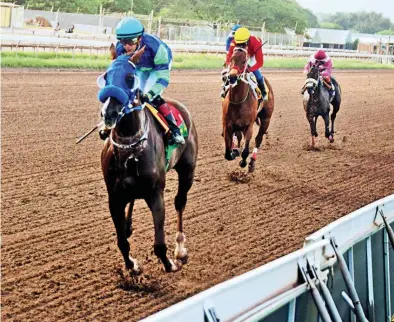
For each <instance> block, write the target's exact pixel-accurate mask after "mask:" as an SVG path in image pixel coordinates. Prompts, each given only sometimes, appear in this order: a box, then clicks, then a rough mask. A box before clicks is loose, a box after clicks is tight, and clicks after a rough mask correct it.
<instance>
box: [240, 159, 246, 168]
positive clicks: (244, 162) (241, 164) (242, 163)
mask: <svg viewBox="0 0 394 322" xmlns="http://www.w3.org/2000/svg"><path fill="white" fill-rule="evenodd" d="M246 164H247V163H246V160H244V159H242V160H241V161H239V166H240V167H241V168H245V167H246Z"/></svg>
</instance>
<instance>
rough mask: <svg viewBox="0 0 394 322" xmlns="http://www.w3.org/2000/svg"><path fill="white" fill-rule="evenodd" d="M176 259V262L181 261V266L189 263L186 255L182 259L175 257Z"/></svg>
mask: <svg viewBox="0 0 394 322" xmlns="http://www.w3.org/2000/svg"><path fill="white" fill-rule="evenodd" d="M176 259H177V260H178V261H181V263H182V265H186V264H187V262H188V261H189V255H187V254H186V255H185V256H183V257H176Z"/></svg>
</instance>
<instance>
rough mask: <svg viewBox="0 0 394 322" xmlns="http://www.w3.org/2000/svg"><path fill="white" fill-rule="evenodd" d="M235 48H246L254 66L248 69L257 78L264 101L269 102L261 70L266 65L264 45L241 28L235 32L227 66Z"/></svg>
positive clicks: (245, 29) (250, 61) (227, 58)
mask: <svg viewBox="0 0 394 322" xmlns="http://www.w3.org/2000/svg"><path fill="white" fill-rule="evenodd" d="M235 47H241V48H245V49H246V50H247V52H248V57H249V59H250V60H249V62H248V64H249V66H250V64H251V63H254V65H252V66H250V67H249V68H248V71H249V72H251V73H253V74H254V75H255V76H256V80H257V84H258V86H259V89H260V91H261V95H262V97H263V100H264V101H266V100H267V92H266V91H265V86H264V78H263V75H262V74H261V71H260V68H261V67H263V64H264V55H263V49H262V47H263V43H262V41H261V39H260V38H258V37H255V36H252V35H251V34H250V32H249V30H248V29H247V28H239V29H237V30H236V31H235V34H234V39H233V41H232V42H231V44H230V48H229V51H228V53H227V57H226V65H229V64H230V62H231V57H232V56H233V53H234V48H235Z"/></svg>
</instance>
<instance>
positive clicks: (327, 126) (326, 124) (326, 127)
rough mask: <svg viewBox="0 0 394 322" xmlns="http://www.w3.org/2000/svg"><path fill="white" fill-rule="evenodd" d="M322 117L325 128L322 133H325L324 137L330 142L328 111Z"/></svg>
mask: <svg viewBox="0 0 394 322" xmlns="http://www.w3.org/2000/svg"><path fill="white" fill-rule="evenodd" d="M323 119H324V129H325V131H324V135H325V137H326V138H327V139H329V140H330V142H331V139H330V115H329V112H327V113H326V114H325V115H324V116H323Z"/></svg>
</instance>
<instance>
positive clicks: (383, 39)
mask: <svg viewBox="0 0 394 322" xmlns="http://www.w3.org/2000/svg"><path fill="white" fill-rule="evenodd" d="M352 37H353V41H354V40H356V39H358V40H359V42H360V43H362V44H379V43H394V36H393V35H391V36H388V35H373V34H361V33H355V34H352Z"/></svg>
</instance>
